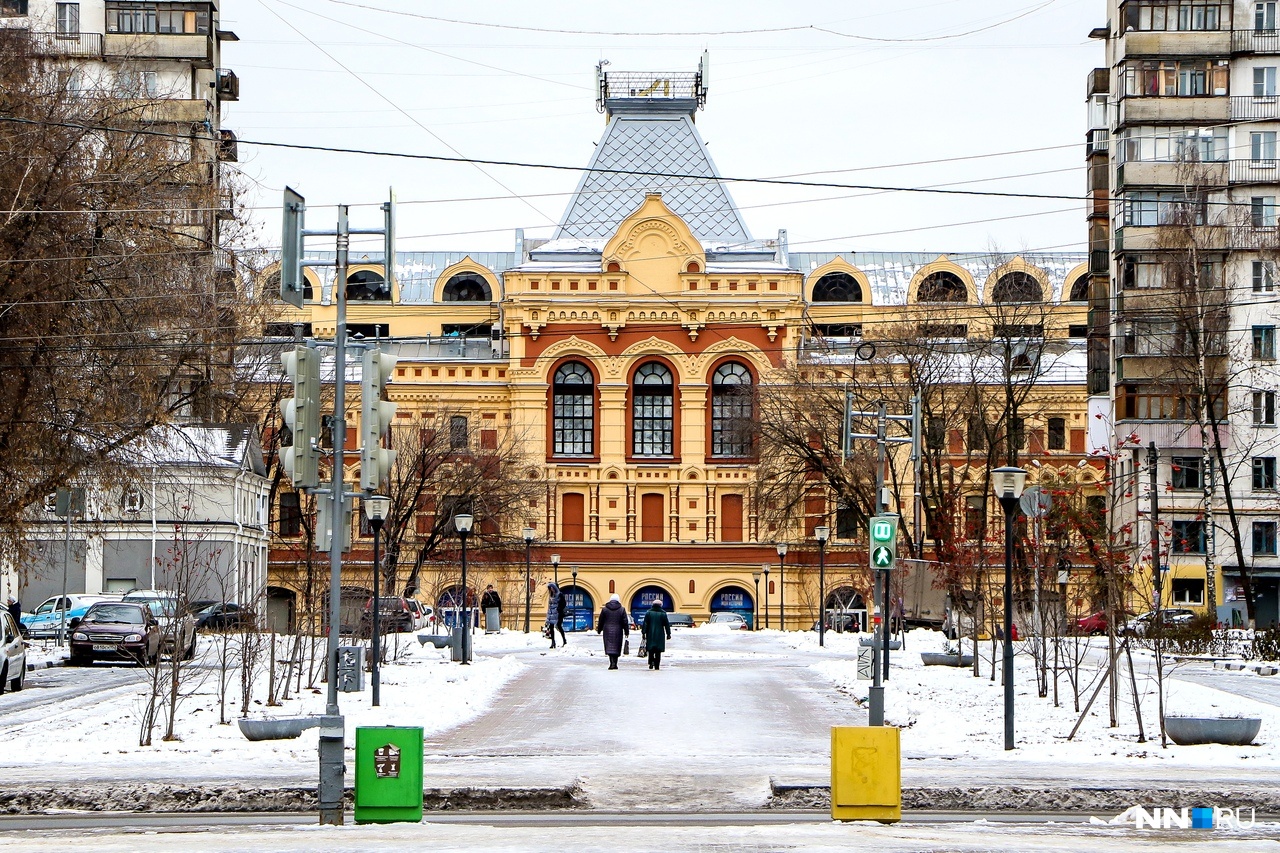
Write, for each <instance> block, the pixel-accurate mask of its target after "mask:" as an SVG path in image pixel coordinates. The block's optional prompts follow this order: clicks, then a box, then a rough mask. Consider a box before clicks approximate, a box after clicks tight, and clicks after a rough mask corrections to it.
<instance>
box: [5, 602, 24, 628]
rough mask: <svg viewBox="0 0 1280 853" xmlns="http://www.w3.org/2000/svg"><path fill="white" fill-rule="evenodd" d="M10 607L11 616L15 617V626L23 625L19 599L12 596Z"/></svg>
mask: <svg viewBox="0 0 1280 853" xmlns="http://www.w3.org/2000/svg"><path fill="white" fill-rule="evenodd" d="M8 606H9V615H10V616H12V617H13V624H15V625H21V624H22V605H21V604H19V603H18V599H17V598H15V597H14V596H12V595H11V596H9V601H8Z"/></svg>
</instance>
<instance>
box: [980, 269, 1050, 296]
mask: <svg viewBox="0 0 1280 853" xmlns="http://www.w3.org/2000/svg"><path fill="white" fill-rule="evenodd" d="M991 299H992V300H993V301H995V302H1042V301H1044V291H1043V290H1042V289H1041V287H1040V282H1038V281H1036V280H1035V277H1034V276H1031V275H1028V274H1027V273H1024V272H1011V273H1009V274H1008V275H1003V276H1001V277H1000V280H999V281H997V282H996V286H995V287H993V288H991Z"/></svg>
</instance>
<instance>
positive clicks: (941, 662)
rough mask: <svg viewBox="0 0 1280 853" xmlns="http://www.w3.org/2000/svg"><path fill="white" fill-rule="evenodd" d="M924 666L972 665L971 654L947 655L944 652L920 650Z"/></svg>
mask: <svg viewBox="0 0 1280 853" xmlns="http://www.w3.org/2000/svg"><path fill="white" fill-rule="evenodd" d="M920 662H921V663H923V664H924V665H925V666H973V655H949V654H947V653H946V652H921V653H920Z"/></svg>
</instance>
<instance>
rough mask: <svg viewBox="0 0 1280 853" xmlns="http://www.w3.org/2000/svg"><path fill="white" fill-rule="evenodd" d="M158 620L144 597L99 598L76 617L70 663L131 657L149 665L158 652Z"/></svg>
mask: <svg viewBox="0 0 1280 853" xmlns="http://www.w3.org/2000/svg"><path fill="white" fill-rule="evenodd" d="M161 633H162V631H161V627H160V621H159V620H158V619H157V618H156V616H155V614H154V613H153V612H152V609H151V607H150V606H149V603H148V602H146V601H136V602H124V601H100V602H98V603H97V604H95V605H93V606H92V607H90V608H89V609H88V611H86V612H85V614H84V616H83V617H81V618H79V619H77V620H76V626H75V629H74V630H72V632H71V665H72V666H84V665H86V664H91V663H93V662H94V661H95V660H110V661H121V660H133V661H136V662H137V663H139V664H142V665H143V666H148V665H152V664H154V663H155V662H156V660H157V659H158V658H159V656H160V648H161V643H162V641H163V638H162V637H161Z"/></svg>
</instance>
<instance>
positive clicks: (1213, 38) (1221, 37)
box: [1124, 30, 1233, 59]
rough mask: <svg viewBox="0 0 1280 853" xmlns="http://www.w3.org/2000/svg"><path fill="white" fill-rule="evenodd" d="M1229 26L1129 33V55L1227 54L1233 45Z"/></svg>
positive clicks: (1126, 50) (1162, 56)
mask: <svg viewBox="0 0 1280 853" xmlns="http://www.w3.org/2000/svg"><path fill="white" fill-rule="evenodd" d="M1231 36H1232V33H1231V32H1230V31H1229V30H1164V31H1135V32H1130V33H1125V36H1124V55H1125V56H1126V57H1139V56H1150V57H1154V58H1158V59H1167V58H1171V57H1175V56H1226V55H1227V54H1228V53H1229V52H1230V51H1231V48H1232V43H1233V39H1232V38H1231Z"/></svg>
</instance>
